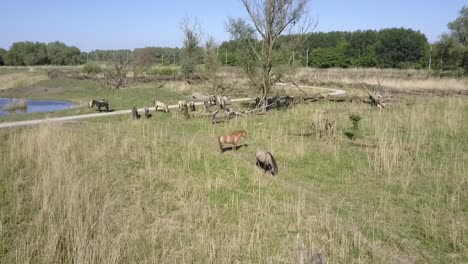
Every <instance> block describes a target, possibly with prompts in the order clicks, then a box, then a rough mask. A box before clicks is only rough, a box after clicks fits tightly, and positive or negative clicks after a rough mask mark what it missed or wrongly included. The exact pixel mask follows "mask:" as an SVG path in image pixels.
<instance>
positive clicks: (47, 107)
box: [0, 98, 75, 115]
mask: <svg viewBox="0 0 468 264" xmlns="http://www.w3.org/2000/svg"><path fill="white" fill-rule="evenodd" d="M12 100H18V99H11V98H0V115H9V114H12V113H37V112H52V111H58V110H64V109H68V108H71V107H73V106H74V105H75V104H74V103H72V102H67V101H53V100H26V105H27V108H26V109H24V110H16V111H14V112H11V111H6V110H5V109H4V107H5V106H6V105H7V104H8V103H10V102H12Z"/></svg>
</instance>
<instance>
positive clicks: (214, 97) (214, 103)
mask: <svg viewBox="0 0 468 264" xmlns="http://www.w3.org/2000/svg"><path fill="white" fill-rule="evenodd" d="M216 101H217V97H216V96H215V95H213V96H210V99H209V102H210V105H216Z"/></svg>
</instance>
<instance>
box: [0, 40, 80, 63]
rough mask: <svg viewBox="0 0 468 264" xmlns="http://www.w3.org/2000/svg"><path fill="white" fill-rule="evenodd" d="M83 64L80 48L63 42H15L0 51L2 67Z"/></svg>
mask: <svg viewBox="0 0 468 264" xmlns="http://www.w3.org/2000/svg"><path fill="white" fill-rule="evenodd" d="M82 63H83V58H82V55H81V51H80V49H79V48H77V47H74V46H67V45H65V44H64V43H62V42H58V41H55V42H50V43H47V44H46V43H41V42H31V41H25V42H15V43H13V45H12V46H11V47H10V49H9V50H8V51H7V50H4V49H0V65H12V66H30V65H47V64H52V65H78V64H82Z"/></svg>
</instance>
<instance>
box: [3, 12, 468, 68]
mask: <svg viewBox="0 0 468 264" xmlns="http://www.w3.org/2000/svg"><path fill="white" fill-rule="evenodd" d="M240 22H242V21H235V20H233V21H230V23H231V26H232V28H231V31H232V30H234V29H236V30H246V31H245V32H242V34H241V35H246V36H247V35H248V36H249V37H247V38H246V37H245V36H244V37H242V38H239V36H237V37H236V36H235V35H236V34H237V33H239V32H237V33H236V32H235V30H234V31H232V32H230V33H231V35H232V36H233V39H232V40H230V41H225V42H223V43H222V44H221V45H220V46H219V47H218V46H217V45H215V43H214V41H213V40H212V41H211V42H213V43H211V44H210V43H207V45H208V46H207V47H200V46H199V45H198V44H199V43H200V39H197V37H199V36H197V35H196V33H197V29H196V28H187V27H186V28H185V29H184V30H183V32H184V34H185V35H187V36H186V37H187V39H188V40H190V41H189V42H188V43H184V47H182V49H179V48H162V47H146V48H141V49H135V50H94V51H92V52H88V53H86V52H81V51H80V49H78V48H77V47H74V46H67V45H65V44H64V43H62V42H58V41H56V42H51V43H47V44H46V43H40V42H30V41H26V42H16V43H13V45H12V46H11V47H10V49H9V50H8V51H7V50H5V49H1V48H0V65H13V66H22V65H27V66H29V65H47V64H52V65H77V64H83V63H86V62H87V61H90V60H91V61H99V62H111V61H116V60H120V59H127V60H128V58H129V57H131V58H132V60H134V62H135V63H136V64H138V65H141V66H143V68H147V67H150V66H152V65H154V64H165V65H169V64H176V65H182V66H184V67H185V66H187V65H189V66H190V65H191V64H194V65H196V64H204V63H206V56H203V54H204V53H207V52H208V53H211V59H213V56H215V55H214V54H216V57H217V60H218V62H220V63H221V64H224V65H233V66H242V65H244V64H245V62H246V61H245V60H248V63H254V60H255V58H256V57H255V56H254V55H255V53H258V52H260V49H262V45H261V44H260V43H259V42H260V40H259V39H256V38H255V35H254V34H255V32H254V31H250V30H251V29H250V28H249V27H246V26H247V25H243V24H242V23H240ZM448 29H449V32H448V33H445V34H443V35H442V36H441V37H440V38H439V40H438V41H437V42H436V43H433V44H430V43H429V42H428V40H427V38H426V36H425V35H424V34H422V33H421V32H419V31H415V30H412V29H405V28H389V29H382V30H379V31H376V30H358V31H353V32H343V31H335V32H328V33H322V32H318V33H308V34H302V33H301V34H292V35H285V34H281V35H280V36H278V39H277V40H276V41H275V42H274V45H273V46H272V51H271V52H274V53H275V59H274V63H275V64H276V65H295V66H308V67H317V68H331V67H342V68H347V67H379V68H400V69H406V68H416V69H422V68H425V69H431V70H437V71H449V72H456V73H458V75H463V74H468V7H466V6H463V7H462V8H461V10H460V11H459V15H458V16H457V17H456V19H455V20H454V21H452V22H450V23H448ZM232 33H234V35H233V34H232ZM257 42H258V43H257ZM194 43H195V45H194ZM246 43H248V45H249V46H250V47H258V49H259V50H257V51H256V50H252V51H251V52H252V53H250V52H249V53H246V52H245V50H244V51H241V50H240V49H239V46H242V45H243V44H246ZM298 44H299V45H298ZM190 45H192V46H193V47H189V46H190ZM187 46H188V47H189V48H187ZM291 47H294V48H291ZM184 50H186V51H191V50H193V52H192V51H191V52H190V54H189V55H190V56H187V54H184ZM187 57H190V60H187ZM215 60H216V59H215ZM210 63H212V61H211V62H210ZM185 68H187V72H190V69H191V68H193V65H192V66H191V67H185ZM185 68H184V69H185Z"/></svg>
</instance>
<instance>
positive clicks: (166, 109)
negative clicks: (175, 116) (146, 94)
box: [153, 100, 169, 113]
mask: <svg viewBox="0 0 468 264" xmlns="http://www.w3.org/2000/svg"><path fill="white" fill-rule="evenodd" d="M153 104H154V107H155V108H156V111H163V112H166V113H168V112H169V107H167V104H165V103H163V102H161V101H158V100H153Z"/></svg>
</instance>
